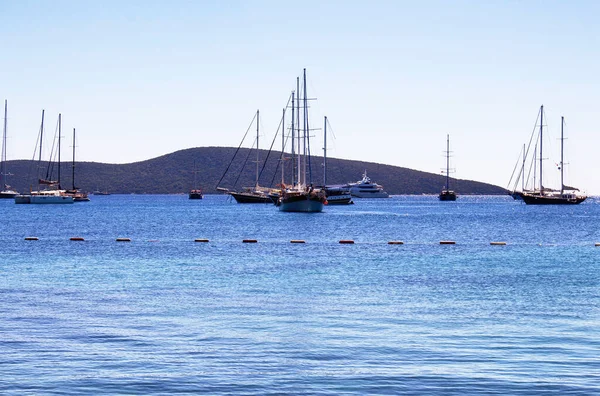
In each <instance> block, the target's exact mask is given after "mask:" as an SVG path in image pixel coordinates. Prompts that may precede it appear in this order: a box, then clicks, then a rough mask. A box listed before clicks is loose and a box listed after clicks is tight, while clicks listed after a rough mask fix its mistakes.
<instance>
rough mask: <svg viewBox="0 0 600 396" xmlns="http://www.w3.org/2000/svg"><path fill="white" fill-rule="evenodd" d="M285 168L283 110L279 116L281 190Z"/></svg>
mask: <svg viewBox="0 0 600 396" xmlns="http://www.w3.org/2000/svg"><path fill="white" fill-rule="evenodd" d="M284 168H285V109H283V114H282V116H281V186H282V188H283V183H284V182H285V179H284V175H285V173H284V170H285V169H284Z"/></svg>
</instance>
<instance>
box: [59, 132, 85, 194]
mask: <svg viewBox="0 0 600 396" xmlns="http://www.w3.org/2000/svg"><path fill="white" fill-rule="evenodd" d="M71 170H72V177H71V179H72V182H73V183H72V186H71V189H70V190H66V191H65V195H68V196H70V197H73V201H74V202H89V201H90V197H89V196H88V194H87V193H86V192H83V191H81V190H80V189H79V187H75V128H73V162H72V163H71Z"/></svg>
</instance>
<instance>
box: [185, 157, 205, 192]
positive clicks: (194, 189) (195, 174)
mask: <svg viewBox="0 0 600 396" xmlns="http://www.w3.org/2000/svg"><path fill="white" fill-rule="evenodd" d="M197 174H198V171H197V170H196V161H194V188H193V189H191V190H190V192H189V194H188V198H189V199H202V198H204V195H202V190H201V189H199V188H198V184H197V182H196V181H197V180H196V179H197V177H196V176H197Z"/></svg>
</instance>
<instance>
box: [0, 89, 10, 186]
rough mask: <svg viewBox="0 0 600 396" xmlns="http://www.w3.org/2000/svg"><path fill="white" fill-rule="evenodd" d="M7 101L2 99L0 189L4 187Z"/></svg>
mask: <svg viewBox="0 0 600 396" xmlns="http://www.w3.org/2000/svg"><path fill="white" fill-rule="evenodd" d="M7 103H8V101H7V100H6V99H5V100H4V130H3V132H2V158H1V159H0V161H1V163H2V166H1V167H0V179H2V184H0V188H1V189H3V190H4V189H5V188H6V184H7V183H6V176H7V175H6V111H7V109H8V104H7Z"/></svg>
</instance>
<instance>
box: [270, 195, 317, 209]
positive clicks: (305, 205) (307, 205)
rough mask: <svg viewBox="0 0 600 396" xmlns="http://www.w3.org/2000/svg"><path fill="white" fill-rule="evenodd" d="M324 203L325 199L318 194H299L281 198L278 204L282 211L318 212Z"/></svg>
mask: <svg viewBox="0 0 600 396" xmlns="http://www.w3.org/2000/svg"><path fill="white" fill-rule="evenodd" d="M324 205H325V200H324V199H323V198H322V197H320V196H318V195H311V194H299V195H291V196H288V197H284V198H281V199H280V200H279V202H278V205H277V206H279V210H280V211H281V212H304V213H318V212H322V211H323V206H324Z"/></svg>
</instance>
